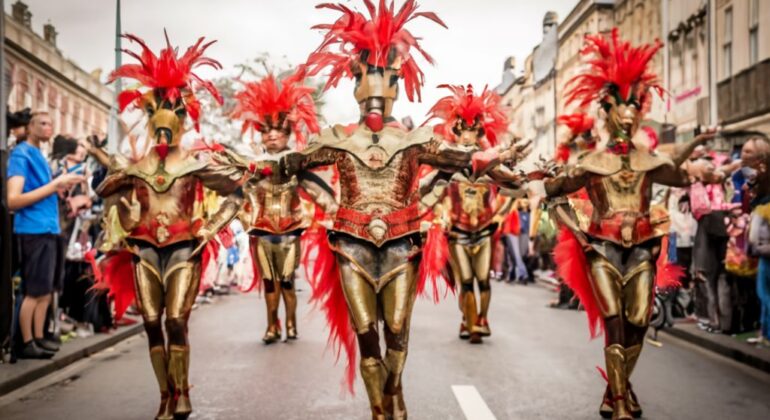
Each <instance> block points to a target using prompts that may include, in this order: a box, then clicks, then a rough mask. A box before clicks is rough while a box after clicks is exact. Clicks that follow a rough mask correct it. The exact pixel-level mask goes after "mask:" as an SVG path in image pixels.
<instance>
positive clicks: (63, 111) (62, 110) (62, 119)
mask: <svg viewBox="0 0 770 420" xmlns="http://www.w3.org/2000/svg"><path fill="white" fill-rule="evenodd" d="M69 108H70V104H69V98H67V97H66V96H64V95H62V97H61V106H60V107H59V124H60V127H59V132H61V133H66V132H67V112H68V111H69Z"/></svg>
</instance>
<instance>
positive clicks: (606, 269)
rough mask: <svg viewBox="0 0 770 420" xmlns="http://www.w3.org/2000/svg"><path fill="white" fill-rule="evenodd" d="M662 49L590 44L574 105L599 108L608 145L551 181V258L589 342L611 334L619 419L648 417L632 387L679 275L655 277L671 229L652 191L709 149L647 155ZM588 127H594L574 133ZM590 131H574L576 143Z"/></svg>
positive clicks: (592, 40) (607, 399)
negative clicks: (657, 292)
mask: <svg viewBox="0 0 770 420" xmlns="http://www.w3.org/2000/svg"><path fill="white" fill-rule="evenodd" d="M659 48H660V43H656V44H655V45H643V46H640V47H633V46H631V45H630V44H629V43H628V42H625V41H622V40H620V39H619V37H618V33H617V29H615V30H613V31H612V34H611V36H609V37H606V38H605V37H604V36H601V35H590V36H588V37H587V38H586V45H585V47H584V49H583V50H582V52H581V53H582V54H583V55H585V56H587V57H589V60H588V61H587V65H588V71H587V72H586V73H584V74H580V75H578V76H576V77H575V78H573V79H572V80H570V82H568V85H567V87H568V89H569V91H568V93H567V99H568V103H570V102H579V105H580V106H586V105H589V104H590V103H592V102H593V101H598V102H599V103H600V105H601V108H602V110H603V114H602V115H603V118H604V120H605V127H606V128H607V131H608V134H609V139H608V141H607V144H606V145H605V146H604V147H599V148H597V149H595V150H592V151H587V152H585V153H583V154H582V155H581V156H579V157H578V159H577V161H576V162H573V163H571V164H567V165H566V166H563V167H559V168H558V170H557V172H558V174H556V176H555V177H552V178H549V179H547V180H546V192H547V193H548V195H549V196H550V197H551V210H552V211H553V212H554V217H555V218H556V219H557V220H559V221H560V222H561V223H562V225H563V228H562V233H561V236H560V238H559V243H558V245H557V247H556V249H555V251H554V258H555V260H556V262H557V265H558V271H559V274H560V276H561V277H562V278H563V279H564V281H565V282H566V283H567V284H568V285H569V286H570V287H572V288H573V289H574V290H575V292H576V294H577V295H578V296H579V297H580V300H581V302H582V303H583V305H584V306H585V308H586V312H587V315H588V317H589V321H590V325H591V333H592V335H596V334H597V333H598V330H600V329H603V330H604V332H605V338H606V340H605V342H606V347H605V349H604V355H605V362H606V374H607V380H608V387H607V389H606V392H605V396H604V399H603V402H602V406H601V408H600V413H601V415H602V416H603V417H610V416H611V417H612V418H613V419H630V418H632V417H639V416H641V414H642V409H641V407H640V405H639V402H638V400H637V398H636V396H635V395H634V393H633V392H632V390H631V384H630V382H629V378H630V377H631V374H632V372H633V370H634V367H635V366H636V362H637V360H638V358H639V355H640V353H641V350H642V344H643V342H644V336H645V333H646V330H647V327H648V324H649V319H650V313H651V312H650V311H651V303H652V298H653V293H654V287H655V283H656V280H657V282H658V284H659V285H660V284H661V283H668V282H669V280H670V277H672V276H671V274H672V272H673V271H675V270H670V269H669V268H665V269H664V270H663V271H661V270H660V269H657V268H656V261H657V265H659V266H661V267H664V266H665V253H664V255H663V256H661V258H660V259H659V254H660V250H661V238H662V237H663V236H664V235H665V234H666V233H667V232H668V229H667V228H666V222H667V217H666V215H665V212H663V213H661V212H657V211H655V210H654V208H653V207H652V206H651V198H652V185H653V184H654V183H659V184H664V185H673V186H684V185H686V184H687V183H688V177H687V174H686V173H685V172H684V170H683V169H681V168H680V165H681V164H682V163H683V162H684V160H685V159H686V158H687V156H689V154H690V153H691V152H692V150H693V149H694V148H695V145H696V143H698V142H700V141H702V140H703V139H701V138H699V139H697V140H695V141H693V142H691V143H689V144H686V145H683V146H684V147H681V148H680V149H679V150H678V151H677V153H676V155H675V156H674V157H673V158H669V157H667V156H664V155H660V154H657V153H655V152H654V151H651V150H649V149H647V148H644V147H642V146H641V144H643V140H644V139H643V138H642V136H644V135H645V134H644V130H638V128H639V123H640V120H641V118H642V116H643V115H644V113H645V111H646V110H647V109H648V107H649V105H650V102H651V100H652V93H651V90H656V91H658V92H659V93H660V87H659V86H658V84H657V78H656V76H655V74H654V73H652V72H651V71H650V70H649V67H648V66H649V63H650V61H651V60H652V58H653V57H654V55H655V53H656V52H657V51H658V49H659ZM581 125H583V126H584V127H589V126H590V124H581V123H579V122H578V123H576V124H574V126H575V127H579V126H581ZM585 131H587V129H586V128H583V129H579V128H578V129H575V128H573V133H575V134H577V133H579V132H585ZM582 188H585V191H586V193H587V198H588V200H575V201H573V206H572V207H570V206H568V205H566V204H567V201H566V195H568V194H571V193H574V192H576V191H578V190H580V189H582ZM656 277H657V279H656ZM673 277H676V276H673Z"/></svg>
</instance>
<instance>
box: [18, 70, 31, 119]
mask: <svg viewBox="0 0 770 420" xmlns="http://www.w3.org/2000/svg"><path fill="white" fill-rule="evenodd" d="M28 96H29V74H28V73H27V71H26V70H24V69H19V85H18V86H17V91H16V103H17V107H18V108H19V109H22V108H24V107H25V106H27V105H28V104H29V102H28V101H27V98H28Z"/></svg>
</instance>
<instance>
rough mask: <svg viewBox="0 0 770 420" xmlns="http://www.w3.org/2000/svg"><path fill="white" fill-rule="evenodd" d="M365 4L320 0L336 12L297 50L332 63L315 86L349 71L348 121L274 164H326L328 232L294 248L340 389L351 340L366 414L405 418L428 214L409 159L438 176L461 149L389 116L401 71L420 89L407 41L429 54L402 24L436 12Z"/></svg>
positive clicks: (289, 168) (460, 161) (455, 162)
mask: <svg viewBox="0 0 770 420" xmlns="http://www.w3.org/2000/svg"><path fill="white" fill-rule="evenodd" d="M364 5H365V6H366V9H367V11H368V13H369V17H367V16H365V15H363V14H362V13H359V12H357V11H354V10H351V9H350V8H348V7H347V6H346V5H343V4H322V5H319V6H318V7H319V8H324V9H331V10H334V11H337V12H340V13H342V16H341V17H340V18H339V19H338V20H336V21H335V22H333V23H331V24H324V25H318V26H317V27H316V28H319V29H321V30H323V31H324V32H325V37H324V40H323V42H322V44H321V46H320V47H319V48H318V49H317V50H316V51H315V52H313V53H312V54H311V55H310V57H309V58H308V65H309V67H310V74H311V75H312V74H317V73H318V72H320V71H321V70H322V69H324V68H327V67H330V68H331V72H330V76H329V79H328V81H327V84H326V88H329V87H331V86H335V85H336V84H337V82H338V81H339V80H340V79H341V78H342V77H354V78H355V80H356V88H355V92H354V94H355V98H356V101H357V102H358V105H359V108H360V111H361V120H360V121H359V124H353V125H349V126H342V125H336V126H334V127H333V128H328V129H324V130H322V131H321V134H320V136H319V138H318V139H317V141H315V142H311V143H310V144H309V146H308V147H307V149H305V150H303V151H302V152H300V153H294V154H290V155H287V156H285V157H284V158H283V159H282V160H281V162H280V164H279V165H278V171H279V172H280V174H281V175H282V176H290V175H292V174H296V173H300V172H305V171H307V170H310V169H312V168H314V167H318V166H324V165H335V166H336V169H337V170H338V172H339V178H340V200H339V208H338V210H337V212H336V216H335V220H334V223H333V226H332V228H331V231H330V232H329V233H328V236H327V233H326V232H325V231H323V230H321V229H318V228H313V229H311V230H309V231H308V234H307V235H306V238H307V243H308V244H312V246H307V247H305V249H303V260H307V259H308V258H311V257H315V258H316V260H315V263H314V264H312V268H311V269H310V270H309V271H310V272H309V276H308V277H309V279H310V281H311V284H312V285H313V299H314V300H319V301H321V302H322V306H323V308H324V309H325V311H326V314H327V318H328V320H329V324H330V330H331V331H330V334H331V340H332V341H333V342H336V343H338V344H339V345H340V346H341V349H344V350H345V351H346V353H347V355H348V360H349V363H348V371H347V373H348V374H347V379H348V384H349V387H350V389H351V390H352V382H353V378H354V375H355V358H356V355H355V352H356V350H355V348H356V343H358V347H359V349H360V354H361V361H360V370H361V376H362V378H363V380H364V384H365V386H366V391H367V394H368V397H369V403H370V407H371V413H372V418H374V419H385V418H394V419H404V418H406V416H407V414H406V407H405V405H404V398H403V392H402V383H401V375H402V372H403V369H404V365H405V363H406V356H407V343H408V338H409V322H410V317H411V312H412V306H413V303H414V300H415V296H416V294H418V293H419V292H420V291H421V290H422V288H423V287H424V283H421V282H420V281H418V277H419V276H418V267H419V263H420V257H421V252H422V248H423V246H422V240H421V236H420V225H421V223H422V222H423V221H430V220H431V219H432V215H431V212H430V208H428V207H426V206H424V205H421V201H420V198H421V196H422V194H421V191H423V192H424V191H427V189H423V188H421V186H420V184H419V182H418V174H419V173H420V172H421V171H420V165H421V164H429V165H431V166H433V167H435V168H437V169H439V170H440V171H439V174H438V175H436V177H435V179H440V178H442V177H443V178H448V176H447V175H448V174H449V173H450V172H454V171H457V170H459V169H461V168H465V167H467V166H468V165H469V164H470V158H471V155H470V154H469V153H468V152H467V151H463V150H458V149H456V148H453V147H452V146H451V145H448V144H443V143H442V142H440V141H438V140H435V139H434V138H433V133H432V130H431V129H430V128H429V127H423V128H420V129H417V130H415V131H411V132H410V131H408V130H406V129H405V128H404V127H403V126H401V125H400V124H398V123H397V122H396V121H395V119H394V118H393V117H392V116H391V110H392V107H393V102H394V101H395V99H396V95H397V91H398V82H399V80H400V79H403V80H404V87H405V93H406V96H407V97H408V98H409V99H410V100H412V99H413V98H414V97H415V96H417V97H418V98H419V95H420V88H421V85H422V72H421V71H420V69H419V67H418V66H417V62H416V59H415V58H414V57H413V56H412V54H411V51H413V50H415V49H416V50H418V51H420V53H421V54H422V55H423V57H425V58H426V60H427V61H429V62H430V61H432V60H431V59H430V57H429V56H428V55H427V54H426V53H424V52H423V51H422V49H421V48H420V46H419V44H418V41H417V39H416V38H415V37H413V36H412V35H411V34H410V33H409V32H408V31H407V30H406V29H405V28H404V26H405V25H406V24H407V22H408V21H410V20H412V19H415V18H417V17H425V18H428V19H430V20H432V21H434V22H436V23H438V24H440V25H442V26H444V24H443V22H442V21H441V20H440V19H439V18H438V17H437V16H436V15H435V14H433V13H429V12H416V9H417V5H416V4H415V2H414V1H413V0H407V1H406V2H404V3H403V5H402V6H401V8H400V9H398V10H395V9H394V6H393V4H391V5H390V6H387V5H386V4H385V3H384V2H380V4H379V6H378V7H377V6H375V5H374V4H373V3H372V2H371V1H368V0H365V1H364ZM429 186H430V185H428V187H429ZM428 187H426V188H428ZM303 246H304V243H303ZM429 251H430V250H428V249H426V250H425V252H429ZM421 278H423V279H424V278H426V277H421ZM351 321H352V325H351ZM380 331H382V332H383V333H384V334H383V335H384V341H385V344H386V347H387V350H386V352H385V355H384V356H383V355H382V352H381V350H380V340H381V338H382V336H381V335H380Z"/></svg>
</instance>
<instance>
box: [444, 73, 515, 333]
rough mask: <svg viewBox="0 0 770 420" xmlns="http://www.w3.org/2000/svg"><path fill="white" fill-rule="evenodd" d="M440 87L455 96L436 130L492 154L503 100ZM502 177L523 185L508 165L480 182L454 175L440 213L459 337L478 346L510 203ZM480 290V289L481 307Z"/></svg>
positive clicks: (504, 122) (501, 128) (502, 120)
mask: <svg viewBox="0 0 770 420" xmlns="http://www.w3.org/2000/svg"><path fill="white" fill-rule="evenodd" d="M440 87H446V88H448V89H449V90H451V92H452V94H451V95H449V96H446V97H444V98H441V99H439V101H438V102H437V103H436V104H435V105H434V106H433V108H431V110H430V114H429V115H430V118H431V119H433V118H439V119H441V120H443V123H441V124H439V125H437V126H436V127H435V132H436V133H437V134H439V135H440V136H441V137H442V138H444V139H445V140H446V141H448V142H450V143H452V144H455V145H458V146H460V147H464V148H468V149H469V150H474V151H479V150H487V149H489V148H491V147H493V146H496V145H497V139H498V136H499V135H500V134H502V133H503V132H505V130H506V128H507V126H508V118H507V117H506V110H505V109H504V108H503V107H502V105H501V104H500V96H499V95H497V94H496V93H494V92H492V91H489V90H487V89H484V91H483V92H482V93H481V94H480V95H476V94H474V92H473V87H472V86H470V85H468V87H467V88H466V87H463V86H440ZM495 178H496V179H495ZM501 179H505V180H506V181H504V185H506V186H511V187H514V188H516V187H518V185H517V184H516V182H515V180H516V177H515V176H514V175H513V173H512V172H511V171H510V170H507V168H506V167H504V166H498V167H496V168H494V169H493V170H492V171H490V173H489V174H488V175H485V176H482V177H480V178H477V177H476V176H472V175H471V174H467V173H463V172H459V173H457V174H455V175H454V176H453V177H452V180H451V181H450V182H449V185H448V186H447V189H446V197H445V199H444V201H443V203H441V204H440V205H439V207H440V208H441V210H440V211H439V212H441V211H443V212H445V213H446V214H447V216H448V217H447V218H448V219H449V220H448V222H449V225H450V226H451V228H450V230H449V232H448V236H449V253H450V256H451V257H450V259H449V262H450V265H451V267H452V273H453V277H454V279H455V281H456V282H457V283H458V285H459V287H460V310H461V311H462V314H463V322H462V323H461V325H460V338H462V339H470V342H471V343H474V344H476V343H481V341H482V337H487V336H489V335H491V330H490V328H489V322H488V317H487V314H488V311H489V303H490V299H491V297H492V290H491V288H490V282H489V277H490V270H491V264H492V254H493V248H494V242H493V240H492V237H493V235H494V234H495V232H496V231H497V228H498V224H499V222H500V215H501V213H504V212H505V211H506V210H507V209H508V208H510V204H511V200H510V199H508V200H502V199H503V197H502V195H501V194H500V192H499V191H498V186H497V185H495V182H500V180H501ZM511 184H512V185H511ZM475 287H478V290H479V296H478V302H479V303H478V304H477V303H476V302H477V299H476V294H475V291H474V290H475Z"/></svg>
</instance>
